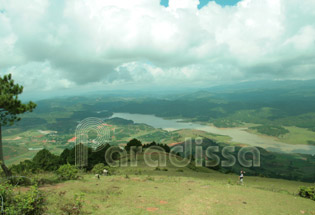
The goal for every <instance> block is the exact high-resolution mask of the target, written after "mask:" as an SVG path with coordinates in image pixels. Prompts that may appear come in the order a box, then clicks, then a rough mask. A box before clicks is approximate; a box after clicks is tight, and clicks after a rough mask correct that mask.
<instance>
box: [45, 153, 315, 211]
mask: <svg viewBox="0 0 315 215" xmlns="http://www.w3.org/2000/svg"><path fill="white" fill-rule="evenodd" d="M155 159H156V158H155ZM137 161H138V162H137V163H138V166H137V167H120V168H116V172H115V174H114V175H112V176H101V178H100V180H98V179H96V178H95V177H94V175H92V174H86V175H84V180H77V181H66V182H64V183H60V184H57V185H54V186H48V187H45V192H46V193H47V200H46V201H47V213H48V214H49V213H57V214H58V213H59V214H62V213H63V211H70V210H71V209H73V208H74V206H75V205H80V207H79V208H80V211H81V213H83V212H84V213H92V214H96V215H97V214H149V213H154V212H155V213H161V214H204V213H205V212H211V214H214V215H216V214H218V215H219V214H228V215H229V214H231V215H237V214H242V215H247V214H301V213H304V214H310V215H312V214H315V208H314V202H313V201H311V200H309V199H306V198H302V197H299V196H298V192H299V187H300V186H311V184H309V183H303V182H295V181H286V180H279V179H269V178H263V177H253V176H246V175H245V178H244V184H243V185H240V184H239V183H238V175H233V174H222V173H219V172H217V171H214V170H210V169H207V168H204V167H197V168H196V169H191V168H188V167H184V168H181V169H180V170H182V171H178V168H177V167H173V166H172V165H171V164H170V163H169V162H168V163H167V166H166V167H162V168H167V169H168V171H156V170H155V168H154V167H148V166H146V165H145V164H144V162H143V157H142V156H139V157H138V158H137ZM139 171H141V174H139ZM61 199H62V200H61ZM275 202H276V203H277V204H275ZM75 208H77V207H75ZM70 214H71V213H70Z"/></svg>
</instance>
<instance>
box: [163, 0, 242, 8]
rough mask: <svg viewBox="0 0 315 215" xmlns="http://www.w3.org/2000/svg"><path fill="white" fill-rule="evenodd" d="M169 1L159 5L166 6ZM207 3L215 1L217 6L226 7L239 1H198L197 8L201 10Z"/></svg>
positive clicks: (166, 0) (165, 0) (164, 0)
mask: <svg viewBox="0 0 315 215" xmlns="http://www.w3.org/2000/svg"><path fill="white" fill-rule="evenodd" d="M168 1H169V0H161V5H164V6H166V7H167V6H168ZM209 1H215V2H216V3H217V4H219V5H222V6H226V5H236V4H237V2H239V1H241V0H199V2H200V4H199V5H198V8H202V7H204V6H205V5H207V4H208V2H209Z"/></svg>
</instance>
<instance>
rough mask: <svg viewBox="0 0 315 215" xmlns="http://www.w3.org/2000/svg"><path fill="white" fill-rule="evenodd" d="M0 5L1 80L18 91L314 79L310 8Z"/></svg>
mask: <svg viewBox="0 0 315 215" xmlns="http://www.w3.org/2000/svg"><path fill="white" fill-rule="evenodd" d="M198 4H199V1H198V0H170V1H169V7H163V6H161V5H160V1H159V0H150V1H148V0H133V1H125V0H115V1H100V0H89V1H87V0H68V1H62V0H54V1H52V0H29V1H20V0H0V26H1V28H0V74H4V73H8V72H11V73H13V75H14V77H15V78H16V79H17V81H20V82H22V83H23V84H24V85H25V89H29V90H30V91H32V90H47V91H49V90H54V89H67V88H73V89H75V88H78V87H82V86H84V87H86V88H88V87H89V86H94V87H95V86H98V87H100V88H102V86H103V87H104V88H108V87H114V86H116V87H119V86H121V87H122V88H123V87H124V86H125V85H126V84H130V85H136V86H146V85H149V86H152V85H156V86H161V85H163V86H174V85H175V86H176V85H177V86H186V85H196V86H210V85H213V83H216V84H217V83H223V82H226V81H239V80H255V79H266V78H268V79H310V78H315V74H314V69H315V60H314V59H315V23H314V20H315V13H314V12H313V11H314V9H315V1H311V0H305V1H298V0H261V1H256V0H242V1H240V2H239V3H238V4H237V5H235V6H228V7H221V6H220V5H218V4H216V3H215V2H209V4H208V5H207V6H205V7H203V8H201V9H200V10H199V9H198V8H197V5H198Z"/></svg>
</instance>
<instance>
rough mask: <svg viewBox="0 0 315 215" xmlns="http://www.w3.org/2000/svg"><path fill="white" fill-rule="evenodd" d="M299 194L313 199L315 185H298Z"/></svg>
mask: <svg viewBox="0 0 315 215" xmlns="http://www.w3.org/2000/svg"><path fill="white" fill-rule="evenodd" d="M299 195H300V196H301V197H304V198H308V199H311V200H314V201H315V187H305V186H302V187H300V190H299Z"/></svg>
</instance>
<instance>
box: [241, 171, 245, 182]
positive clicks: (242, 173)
mask: <svg viewBox="0 0 315 215" xmlns="http://www.w3.org/2000/svg"><path fill="white" fill-rule="evenodd" d="M245 173H246V172H243V170H241V174H240V182H241V184H243V178H244V174H245Z"/></svg>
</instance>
